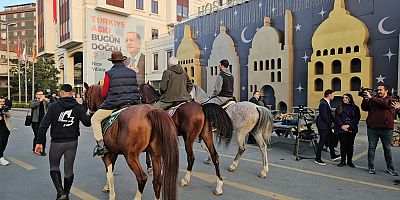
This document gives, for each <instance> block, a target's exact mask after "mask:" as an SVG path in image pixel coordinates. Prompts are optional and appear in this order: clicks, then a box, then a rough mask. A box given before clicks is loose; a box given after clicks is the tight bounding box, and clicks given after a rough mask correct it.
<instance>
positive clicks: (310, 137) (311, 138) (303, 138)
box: [294, 108, 318, 161]
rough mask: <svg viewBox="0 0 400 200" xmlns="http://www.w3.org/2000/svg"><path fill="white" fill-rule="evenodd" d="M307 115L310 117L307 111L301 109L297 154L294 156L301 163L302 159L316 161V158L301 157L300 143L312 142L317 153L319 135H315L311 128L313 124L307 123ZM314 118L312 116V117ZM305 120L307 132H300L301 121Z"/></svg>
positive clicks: (297, 129)
mask: <svg viewBox="0 0 400 200" xmlns="http://www.w3.org/2000/svg"><path fill="white" fill-rule="evenodd" d="M306 115H309V116H311V115H310V113H308V111H307V110H303V109H300V108H299V115H298V118H297V128H296V131H297V134H296V144H295V152H294V155H295V156H296V161H299V160H301V159H314V158H315V157H313V158H311V157H305V156H301V155H299V149H300V142H311V143H312V146H313V150H314V154H316V153H317V148H316V146H317V138H318V137H317V135H316V134H315V132H314V130H312V128H311V126H312V123H311V124H309V123H308V122H307V118H306ZM311 117H312V116H311ZM302 120H304V122H305V125H306V126H307V130H306V132H303V131H300V126H301V121H302Z"/></svg>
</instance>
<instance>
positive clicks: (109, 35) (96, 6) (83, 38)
mask: <svg viewBox="0 0 400 200" xmlns="http://www.w3.org/2000/svg"><path fill="white" fill-rule="evenodd" d="M208 1H210V0H208ZM195 2H196V3H192V2H189V1H188V0H186V1H185V0H168V1H158V0H136V1H127V0H115V1H112V0H74V1H73V3H72V0H58V1H56V3H57V5H56V6H55V8H56V11H53V14H51V12H50V13H49V12H43V11H48V10H52V9H53V1H51V0H38V4H39V5H40V6H38V13H39V17H38V33H39V36H38V38H39V43H40V45H38V56H43V57H51V58H53V59H54V60H55V62H56V66H57V67H58V68H59V70H60V72H61V82H63V83H70V84H73V85H75V87H78V88H79V87H81V86H82V83H83V82H88V83H89V84H94V83H97V82H99V81H101V80H102V79H103V77H104V72H105V71H107V70H109V69H110V68H111V65H112V64H111V63H110V62H109V61H108V60H107V58H108V57H109V56H110V55H111V52H112V51H113V50H120V51H122V52H123V53H124V55H126V56H127V57H128V59H127V61H126V63H125V64H126V65H127V66H129V67H131V68H136V67H137V68H139V73H138V74H139V75H138V77H139V80H138V81H139V82H140V83H144V81H145V78H146V79H147V76H148V75H149V78H150V79H151V80H155V77H158V78H159V76H157V75H156V74H157V73H161V71H162V70H161V69H162V68H159V69H158V70H154V60H157V58H158V62H160V59H164V58H163V57H164V55H163V56H161V54H164V53H165V52H159V53H156V52H155V49H154V48H153V47H154V46H152V45H153V44H151V43H148V42H150V41H152V40H157V39H159V38H161V37H163V36H168V37H170V38H171V36H170V34H172V31H173V25H174V24H175V23H177V22H178V21H180V20H182V19H185V18H187V17H188V16H189V15H190V10H191V9H190V8H191V6H198V5H199V4H200V5H201V2H207V1H205V0H203V1H195ZM192 4H193V5H192ZM42 5H43V6H42ZM42 7H43V9H42V11H41V10H39V8H42ZM55 13H56V14H55ZM41 18H43V20H41ZM39 28H40V29H41V30H39ZM54 30H55V31H54ZM41 37H43V40H41ZM172 37H173V36H172ZM165 40H168V38H167V39H165ZM155 43H157V42H155ZM161 43H163V42H159V44H161ZM146 44H149V45H150V47H149V48H147V47H146ZM172 44H173V43H172ZM168 48H170V49H172V48H171V47H167V49H164V50H166V51H168ZM147 49H151V50H149V51H151V53H150V54H151V56H150V58H149V56H147V54H148V53H147V52H146V51H147ZM164 50H163V51H164ZM156 54H158V57H157V56H156ZM165 56H166V55H165ZM149 62H150V63H149ZM159 66H160V67H161V66H162V65H159Z"/></svg>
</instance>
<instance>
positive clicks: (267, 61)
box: [265, 60, 269, 70]
mask: <svg viewBox="0 0 400 200" xmlns="http://www.w3.org/2000/svg"><path fill="white" fill-rule="evenodd" d="M265 70H269V60H266V61H265Z"/></svg>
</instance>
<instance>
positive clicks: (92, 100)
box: [84, 83, 103, 112]
mask: <svg viewBox="0 0 400 200" xmlns="http://www.w3.org/2000/svg"><path fill="white" fill-rule="evenodd" d="M84 86H85V89H86V92H85V101H86V104H87V107H88V108H89V110H90V111H92V112H94V111H96V110H97V109H98V108H99V106H100V105H101V104H102V103H103V97H102V96H101V88H102V87H101V85H91V86H89V85H88V84H87V83H84Z"/></svg>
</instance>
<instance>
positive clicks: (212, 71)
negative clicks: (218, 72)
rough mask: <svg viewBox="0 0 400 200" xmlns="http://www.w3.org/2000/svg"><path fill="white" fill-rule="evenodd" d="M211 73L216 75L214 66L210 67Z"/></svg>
mask: <svg viewBox="0 0 400 200" xmlns="http://www.w3.org/2000/svg"><path fill="white" fill-rule="evenodd" d="M210 75H211V76H213V75H214V67H210Z"/></svg>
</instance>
